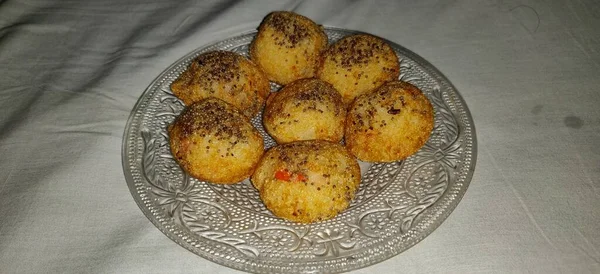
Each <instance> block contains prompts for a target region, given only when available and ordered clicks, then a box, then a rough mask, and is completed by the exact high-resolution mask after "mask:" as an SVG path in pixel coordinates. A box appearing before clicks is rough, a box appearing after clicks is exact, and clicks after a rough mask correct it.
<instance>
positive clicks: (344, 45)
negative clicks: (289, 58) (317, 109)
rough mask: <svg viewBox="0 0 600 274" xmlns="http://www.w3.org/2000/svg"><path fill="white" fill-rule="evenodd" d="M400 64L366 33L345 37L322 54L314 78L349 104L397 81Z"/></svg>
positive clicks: (384, 43) (379, 40) (390, 51)
mask: <svg viewBox="0 0 600 274" xmlns="http://www.w3.org/2000/svg"><path fill="white" fill-rule="evenodd" d="M399 75H400V64H399V63H398V57H397V56H396V53H395V52H394V50H393V49H392V48H391V47H390V46H389V45H388V44H387V43H386V42H385V41H383V40H382V39H380V38H377V37H375V36H372V35H368V34H357V35H351V36H346V37H344V38H342V39H341V40H339V41H337V42H336V43H335V44H333V45H331V46H330V47H329V48H328V49H327V50H326V51H325V52H324V53H323V55H322V57H321V63H320V65H319V68H318V70H317V76H318V77H319V78H321V79H323V80H324V81H326V82H328V83H330V84H332V85H333V87H334V88H335V89H336V90H337V91H339V92H340V94H342V97H343V98H344V103H345V104H346V105H348V104H350V103H351V102H352V101H353V100H354V98H356V97H357V96H359V95H362V94H366V93H369V92H372V91H374V90H375V89H377V88H378V87H380V86H381V85H383V83H385V82H387V81H392V80H394V79H397V78H398V76H399Z"/></svg>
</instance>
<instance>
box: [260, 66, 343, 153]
mask: <svg viewBox="0 0 600 274" xmlns="http://www.w3.org/2000/svg"><path fill="white" fill-rule="evenodd" d="M345 118H346V108H345V106H344V104H343V102H342V97H341V95H340V94H339V93H338V92H337V91H336V90H335V89H334V88H333V86H331V85H330V84H329V83H327V82H324V81H322V80H320V79H317V78H309V79H300V80H297V81H294V82H291V83H289V84H288V85H286V86H284V87H283V88H282V89H281V90H280V91H278V92H275V93H272V94H271V95H270V96H269V98H268V99H267V104H266V106H265V110H264V112H263V124H264V126H265V129H266V131H267V132H268V133H269V134H270V135H271V136H272V137H273V138H274V139H275V140H276V141H277V142H278V143H289V142H293V141H301V140H311V139H322V140H328V141H332V142H339V141H340V140H341V139H342V137H343V136H344V120H345Z"/></svg>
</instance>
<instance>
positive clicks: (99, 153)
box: [0, 0, 600, 273]
mask: <svg viewBox="0 0 600 274" xmlns="http://www.w3.org/2000/svg"><path fill="white" fill-rule="evenodd" d="M271 10H293V11H295V12H298V13H300V14H303V15H306V16H308V17H310V18H312V19H313V20H315V21H316V22H318V23H321V24H324V25H330V26H337V27H341V28H347V29H355V30H361V31H366V32H370V33H373V34H375V35H379V36H382V37H385V38H387V39H389V40H391V41H394V42H396V43H398V44H401V45H403V46H405V47H407V48H408V49H410V50H412V51H414V52H416V53H417V54H419V55H421V56H422V57H424V58H425V59H427V60H428V61H430V62H431V63H432V64H433V65H434V66H436V67H437V68H438V69H440V70H441V71H442V72H443V73H444V74H445V75H446V76H447V77H448V78H449V80H450V81H451V82H452V83H453V84H454V85H455V86H456V88H457V89H458V91H459V92H460V93H461V94H462V96H463V97H464V99H465V101H466V103H467V105H468V107H469V108H470V110H471V113H472V115H473V118H474V121H475V126H476V130H477V138H478V148H479V151H478V159H477V166H476V170H475V174H474V177H473V179H472V182H471V186H470V187H469V189H468V191H467V193H466V195H465V197H464V198H463V200H462V201H461V203H460V204H459V206H458V207H457V208H456V210H455V211H454V212H453V213H452V214H451V215H450V217H449V218H448V219H447V220H446V221H445V222H444V223H443V224H442V225H441V226H440V227H439V228H438V229H437V230H436V231H434V232H433V233H432V234H431V235H430V236H428V237H427V238H426V239H425V240H423V241H422V242H421V243H419V244H417V245H416V246H414V247H413V248H411V249H409V250H408V251H406V252H404V253H401V254H399V255H398V256H395V257H393V258H391V259H389V260H387V261H384V262H382V263H379V264H376V265H373V266H370V267H368V268H364V269H360V270H357V271H356V273H395V272H405V273H428V272H434V273H439V272H441V273H444V272H448V273H464V272H497V273H506V272H540V273H555V272H563V273H565V272H566V273H594V272H595V273H598V272H600V179H599V178H600V31H599V30H598V29H599V28H600V16H599V14H600V4H599V3H598V2H597V1H595V0H587V1H586V0H579V1H577V0H572V1H567V0H564V1H536V0H507V1H502V0H484V1H466V0H456V1H432V0H427V1H394V2H392V1H389V2H384V1H378V2H369V1H328V2H324V1H323V2H321V1H191V0H189V1H170V0H153V1H141V0H128V1H120V0H97V1H38V0H5V1H0V130H1V131H0V272H1V273H236V272H237V271H234V270H231V269H228V268H225V267H222V266H220V265H217V264H215V263H212V262H210V261H208V260H205V259H203V258H201V257H199V256H196V255H194V254H193V253H191V252H189V251H187V250H186V249H184V248H182V247H180V246H178V245H177V244H176V243H174V242H172V241H171V240H169V239H168V238H167V237H166V236H164V235H163V234H162V233H161V232H160V231H159V230H158V229H156V228H155V227H154V226H153V225H152V224H151V223H150V222H149V221H148V220H147V219H146V217H145V216H144V215H143V214H142V212H141V211H140V210H139V209H138V207H137V205H136V204H135V202H134V200H133V198H132V197H131V194H130V192H129V189H128V188H127V185H126V182H125V179H124V176H123V170H122V167H121V138H122V135H123V130H124V127H125V123H126V120H127V118H128V116H129V114H130V111H131V109H132V108H133V105H134V104H135V102H136V100H137V99H138V97H139V96H140V95H141V93H142V92H143V91H144V89H145V88H146V87H147V86H148V85H149V84H150V82H151V81H152V80H153V79H154V78H155V77H157V76H158V74H159V73H160V72H161V71H163V70H164V69H165V68H166V67H167V66H168V65H170V64H171V63H173V62H174V61H176V60H177V59H179V58H180V57H181V56H183V55H184V54H186V53H188V52H190V51H192V50H193V49H196V48H198V47H200V46H203V45H205V44H207V43H210V42H213V41H216V40H220V39H224V38H227V37H230V36H232V35H235V34H238V33H241V32H245V31H248V30H251V29H254V28H256V27H257V25H258V23H259V22H260V21H261V19H262V18H263V16H264V15H266V14H267V13H268V12H269V11H271Z"/></svg>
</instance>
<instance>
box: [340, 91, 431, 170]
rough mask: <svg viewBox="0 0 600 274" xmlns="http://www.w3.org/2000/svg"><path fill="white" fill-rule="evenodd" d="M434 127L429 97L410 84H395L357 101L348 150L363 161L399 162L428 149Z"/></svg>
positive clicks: (349, 127) (351, 111)
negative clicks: (423, 147)
mask: <svg viewBox="0 0 600 274" xmlns="http://www.w3.org/2000/svg"><path fill="white" fill-rule="evenodd" d="M433 125H434V110H433V107H432V105H431V103H430V102H429V99H428V98H427V96H425V95H424V94H423V93H422V92H421V90H419V89H418V88H417V87H415V86H413V85H411V84H409V83H407V82H402V81H393V82H389V83H386V84H385V85H383V86H382V87H380V88H379V89H378V90H377V91H375V92H373V93H370V94H365V95H362V96H360V97H358V98H356V100H355V101H354V103H353V104H352V105H351V107H350V109H349V110H348V115H347V116H346V134H345V141H346V146H347V148H348V150H349V151H350V152H351V153H352V154H354V155H355V156H356V157H357V158H358V159H361V160H363V161H368V162H393V161H398V160H402V159H405V158H407V157H408V156H410V155H412V154H414V153H416V152H417V151H418V150H419V149H420V148H421V147H422V146H423V145H425V143H426V142H427V140H428V139H429V136H430V134H431V131H432V130H433Z"/></svg>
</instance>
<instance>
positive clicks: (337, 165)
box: [252, 140, 360, 223]
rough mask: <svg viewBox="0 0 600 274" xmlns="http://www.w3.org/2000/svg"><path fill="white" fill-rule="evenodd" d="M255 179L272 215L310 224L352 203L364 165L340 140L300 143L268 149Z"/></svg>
mask: <svg viewBox="0 0 600 274" xmlns="http://www.w3.org/2000/svg"><path fill="white" fill-rule="evenodd" d="M252 183H253V184H254V186H255V187H256V188H257V189H258V191H259V192H260V197H261V199H262V201H263V203H264V204H265V206H266V207H267V208H268V209H269V210H270V211H271V212H273V214H275V215H276V216H278V217H281V218H284V219H287V220H290V221H294V222H300V223H311V222H316V221H323V220H327V219H331V218H333V217H335V216H336V215H337V214H338V213H340V212H341V211H343V210H344V209H346V208H347V207H348V205H350V202H351V201H352V199H353V198H354V195H355V194H356V191H357V190H358V187H359V184H360V168H359V166H358V162H357V161H356V159H355V158H354V157H353V156H352V155H351V154H350V153H349V152H348V151H347V150H346V149H345V148H344V147H343V146H342V145H340V144H338V143H332V142H329V141H324V140H309V141H298V142H292V143H287V144H283V145H278V146H275V147H273V148H271V149H269V150H268V151H267V152H266V153H265V155H264V156H263V158H262V160H261V161H260V163H259V164H258V167H257V168H256V171H255V172H254V174H253V175H252Z"/></svg>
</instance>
